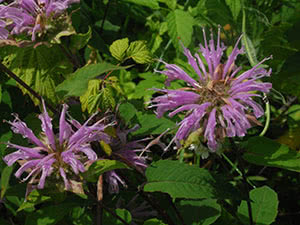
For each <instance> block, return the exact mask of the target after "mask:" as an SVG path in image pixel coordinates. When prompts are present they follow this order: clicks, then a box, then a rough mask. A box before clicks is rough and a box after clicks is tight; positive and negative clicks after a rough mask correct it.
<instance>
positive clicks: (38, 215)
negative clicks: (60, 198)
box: [25, 203, 77, 225]
mask: <svg viewBox="0 0 300 225" xmlns="http://www.w3.org/2000/svg"><path fill="white" fill-rule="evenodd" d="M75 206H77V203H60V204H59V205H53V204H52V205H51V206H48V207H44V208H41V209H39V210H37V211H35V212H33V213H31V214H29V215H28V216H27V217H26V220H25V225H53V224H57V223H58V222H59V221H60V220H62V219H63V218H64V216H65V215H67V214H68V213H69V212H70V211H71V210H72V209H73V207H75Z"/></svg>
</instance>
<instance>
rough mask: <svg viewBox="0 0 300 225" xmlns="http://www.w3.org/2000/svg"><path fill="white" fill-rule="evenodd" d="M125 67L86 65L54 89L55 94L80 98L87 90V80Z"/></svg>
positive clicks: (100, 64) (106, 64)
mask: <svg viewBox="0 0 300 225" xmlns="http://www.w3.org/2000/svg"><path fill="white" fill-rule="evenodd" d="M124 68H126V67H119V66H114V65H112V64H109V63H105V62H104V63H98V64H92V65H87V66H85V67H82V68H80V69H78V70H76V71H75V72H74V73H73V74H71V75H70V76H69V78H68V79H66V80H65V81H64V82H62V83H61V84H60V85H58V86H57V87H56V92H57V93H58V94H59V95H60V96H65V97H67V96H81V95H83V94H84V93H85V91H86V90H87V88H88V82H89V80H91V79H93V78H95V77H97V76H100V75H101V74H103V73H106V72H109V71H113V70H120V69H124Z"/></svg>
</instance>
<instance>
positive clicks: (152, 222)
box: [144, 219, 167, 225]
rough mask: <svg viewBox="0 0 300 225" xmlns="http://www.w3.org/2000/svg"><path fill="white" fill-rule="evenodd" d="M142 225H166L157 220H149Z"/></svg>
mask: <svg viewBox="0 0 300 225" xmlns="http://www.w3.org/2000/svg"><path fill="white" fill-rule="evenodd" d="M144 225H167V224H165V223H163V222H162V221H161V220H158V219H149V220H146V221H145V222H144Z"/></svg>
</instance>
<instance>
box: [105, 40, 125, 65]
mask: <svg viewBox="0 0 300 225" xmlns="http://www.w3.org/2000/svg"><path fill="white" fill-rule="evenodd" d="M128 47H129V40H128V38H123V39H119V40H116V41H114V42H113V43H112V44H111V45H110V46H109V51H110V53H111V55H112V56H113V57H115V58H116V59H117V60H119V61H120V62H122V61H123V59H124V57H125V55H126V54H125V53H126V50H127V48H128Z"/></svg>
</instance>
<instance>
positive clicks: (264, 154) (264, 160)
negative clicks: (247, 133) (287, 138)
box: [243, 137, 300, 172]
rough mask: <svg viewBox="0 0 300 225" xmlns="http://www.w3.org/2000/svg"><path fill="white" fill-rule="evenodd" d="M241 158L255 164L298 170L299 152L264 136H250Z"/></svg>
mask: <svg viewBox="0 0 300 225" xmlns="http://www.w3.org/2000/svg"><path fill="white" fill-rule="evenodd" d="M243 158H244V159H245V160H247V161H248V162H250V163H253V164H256V165H262V166H271V167H278V168H282V169H287V170H291V171H296V172H300V153H298V152H297V151H294V150H290V149H289V148H288V147H287V146H286V145H283V144H279V143H277V142H275V141H272V140H271V139H268V138H266V137H253V138H250V139H249V140H248V144H247V151H246V152H245V153H244V155H243Z"/></svg>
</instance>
